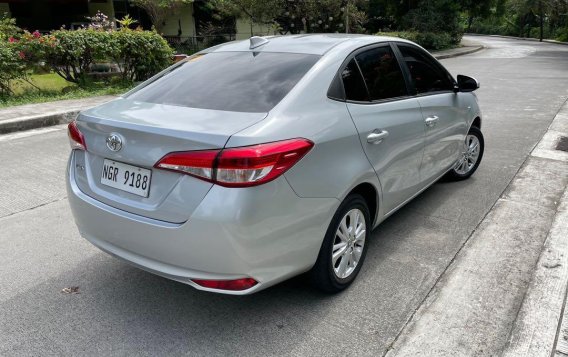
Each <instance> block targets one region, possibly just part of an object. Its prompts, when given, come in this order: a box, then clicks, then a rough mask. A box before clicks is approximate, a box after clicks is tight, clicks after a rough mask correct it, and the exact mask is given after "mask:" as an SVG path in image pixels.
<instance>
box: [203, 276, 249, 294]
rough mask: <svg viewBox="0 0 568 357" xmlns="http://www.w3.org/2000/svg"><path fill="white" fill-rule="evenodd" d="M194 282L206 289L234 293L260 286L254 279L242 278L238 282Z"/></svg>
mask: <svg viewBox="0 0 568 357" xmlns="http://www.w3.org/2000/svg"><path fill="white" fill-rule="evenodd" d="M192 281H193V282H194V283H196V284H197V285H199V286H203V287H204V288H209V289H218V290H232V291H242V290H247V289H250V288H252V287H253V286H255V285H256V284H258V282H257V281H256V280H254V279H252V278H242V279H236V280H201V279H192Z"/></svg>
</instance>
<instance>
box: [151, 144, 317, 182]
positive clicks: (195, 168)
mask: <svg viewBox="0 0 568 357" xmlns="http://www.w3.org/2000/svg"><path fill="white" fill-rule="evenodd" d="M313 146H314V143H313V142H311V141H310V140H307V139H303V138H297V139H290V140H284V141H276V142H272V143H266V144H258V145H252V146H244V147H238V148H229V149H221V150H203V151H183V152H172V153H169V154H167V155H166V156H164V157H163V158H162V159H161V160H160V161H158V162H157V163H156V165H154V167H155V168H158V169H164V170H171V171H176V172H180V173H183V174H187V175H191V176H194V177H197V178H199V179H202V180H205V181H208V182H213V183H215V184H218V185H220V186H225V187H250V186H257V185H261V184H264V183H266V182H269V181H272V180H274V179H276V178H277V177H279V176H280V175H282V174H283V173H284V172H286V171H287V170H289V169H290V168H291V167H292V166H294V165H295V164H296V163H297V162H298V161H300V159H301V158H302V157H304V156H305V155H306V154H307V153H308V151H310V149H311V148H312V147H313Z"/></svg>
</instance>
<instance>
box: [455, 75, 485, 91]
mask: <svg viewBox="0 0 568 357" xmlns="http://www.w3.org/2000/svg"><path fill="white" fill-rule="evenodd" d="M478 88H479V82H478V81H477V80H476V79H475V78H471V77H468V76H464V75H461V74H458V87H457V88H456V89H457V90H458V91H460V92H473V91H474V90H476V89H478Z"/></svg>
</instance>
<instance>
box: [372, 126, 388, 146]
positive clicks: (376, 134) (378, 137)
mask: <svg viewBox="0 0 568 357" xmlns="http://www.w3.org/2000/svg"><path fill="white" fill-rule="evenodd" d="M387 136H389V132H388V131H386V130H379V129H375V130H373V132H372V133H371V134H369V135H368V136H367V142H368V143H369V144H380V143H381V142H382V141H383V139H384V138H386V137H387Z"/></svg>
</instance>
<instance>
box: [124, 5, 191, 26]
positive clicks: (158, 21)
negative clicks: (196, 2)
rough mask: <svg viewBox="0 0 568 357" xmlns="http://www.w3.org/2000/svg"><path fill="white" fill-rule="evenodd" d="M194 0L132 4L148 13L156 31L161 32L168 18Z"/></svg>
mask: <svg viewBox="0 0 568 357" xmlns="http://www.w3.org/2000/svg"><path fill="white" fill-rule="evenodd" d="M192 2H193V0H131V3H132V4H134V5H136V6H138V7H139V8H141V9H143V10H144V11H146V13H147V14H148V16H150V20H151V21H152V24H153V25H154V27H155V28H156V31H158V32H161V31H162V29H163V28H164V24H165V21H166V19H167V17H168V16H170V15H172V14H175V13H177V12H178V11H179V10H180V8H181V7H182V6H183V5H186V4H191V3H192Z"/></svg>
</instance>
